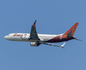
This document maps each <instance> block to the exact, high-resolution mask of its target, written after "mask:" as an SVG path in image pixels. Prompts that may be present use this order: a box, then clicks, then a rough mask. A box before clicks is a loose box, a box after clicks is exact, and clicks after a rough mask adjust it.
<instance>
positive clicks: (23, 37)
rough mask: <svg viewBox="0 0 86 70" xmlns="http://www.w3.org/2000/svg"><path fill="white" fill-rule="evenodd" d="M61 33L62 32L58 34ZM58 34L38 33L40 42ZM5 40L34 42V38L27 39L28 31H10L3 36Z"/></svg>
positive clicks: (28, 36)
mask: <svg viewBox="0 0 86 70" xmlns="http://www.w3.org/2000/svg"><path fill="white" fill-rule="evenodd" d="M60 35H62V34H60ZM56 36H58V35H48V34H38V37H39V39H40V42H46V41H48V40H50V39H52V38H54V37H56ZM4 38H5V39H7V40H11V41H27V42H35V41H36V40H29V38H30V34H29V33H11V34H9V35H6V36H5V37H4Z"/></svg>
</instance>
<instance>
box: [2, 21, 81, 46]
mask: <svg viewBox="0 0 86 70" xmlns="http://www.w3.org/2000/svg"><path fill="white" fill-rule="evenodd" d="M36 21H37V20H35V22H34V24H33V25H32V27H31V31H30V33H11V34H8V35H6V36H4V38H5V39H7V40H10V41H26V42H31V43H30V45H31V46H34V47H38V46H39V45H40V44H45V45H50V46H55V47H62V48H64V45H65V44H66V42H65V41H69V40H72V39H75V40H79V39H76V37H74V36H73V35H74V33H75V31H76V28H77V26H78V24H79V22H76V23H75V24H74V25H73V26H72V27H71V28H70V29H69V30H68V31H66V32H65V33H63V34H59V35H49V34H38V33H37V31H36V26H35V25H36ZM79 41H81V40H79ZM58 42H65V43H63V44H62V45H61V46H58V45H53V44H50V43H58Z"/></svg>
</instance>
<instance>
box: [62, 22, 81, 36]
mask: <svg viewBox="0 0 86 70" xmlns="http://www.w3.org/2000/svg"><path fill="white" fill-rule="evenodd" d="M78 24H79V23H78V22H77V23H75V24H74V25H73V26H72V27H71V28H70V29H69V30H68V31H67V32H65V33H64V34H63V37H73V35H74V33H75V31H76V28H77V26H78Z"/></svg>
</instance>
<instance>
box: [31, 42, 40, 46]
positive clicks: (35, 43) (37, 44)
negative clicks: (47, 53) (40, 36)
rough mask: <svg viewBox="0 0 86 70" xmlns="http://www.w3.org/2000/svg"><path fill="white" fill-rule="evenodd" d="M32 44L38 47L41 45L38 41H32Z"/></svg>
mask: <svg viewBox="0 0 86 70" xmlns="http://www.w3.org/2000/svg"><path fill="white" fill-rule="evenodd" d="M30 45H31V46H35V47H37V46H39V45H40V43H38V42H31V43H30Z"/></svg>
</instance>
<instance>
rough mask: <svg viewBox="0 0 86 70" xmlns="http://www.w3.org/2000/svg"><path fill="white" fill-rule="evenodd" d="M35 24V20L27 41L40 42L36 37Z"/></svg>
mask: <svg viewBox="0 0 86 70" xmlns="http://www.w3.org/2000/svg"><path fill="white" fill-rule="evenodd" d="M35 24H36V20H35V22H34V24H33V25H32V27H31V32H30V38H29V40H40V39H39V37H38V34H37V31H36V27H35Z"/></svg>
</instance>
